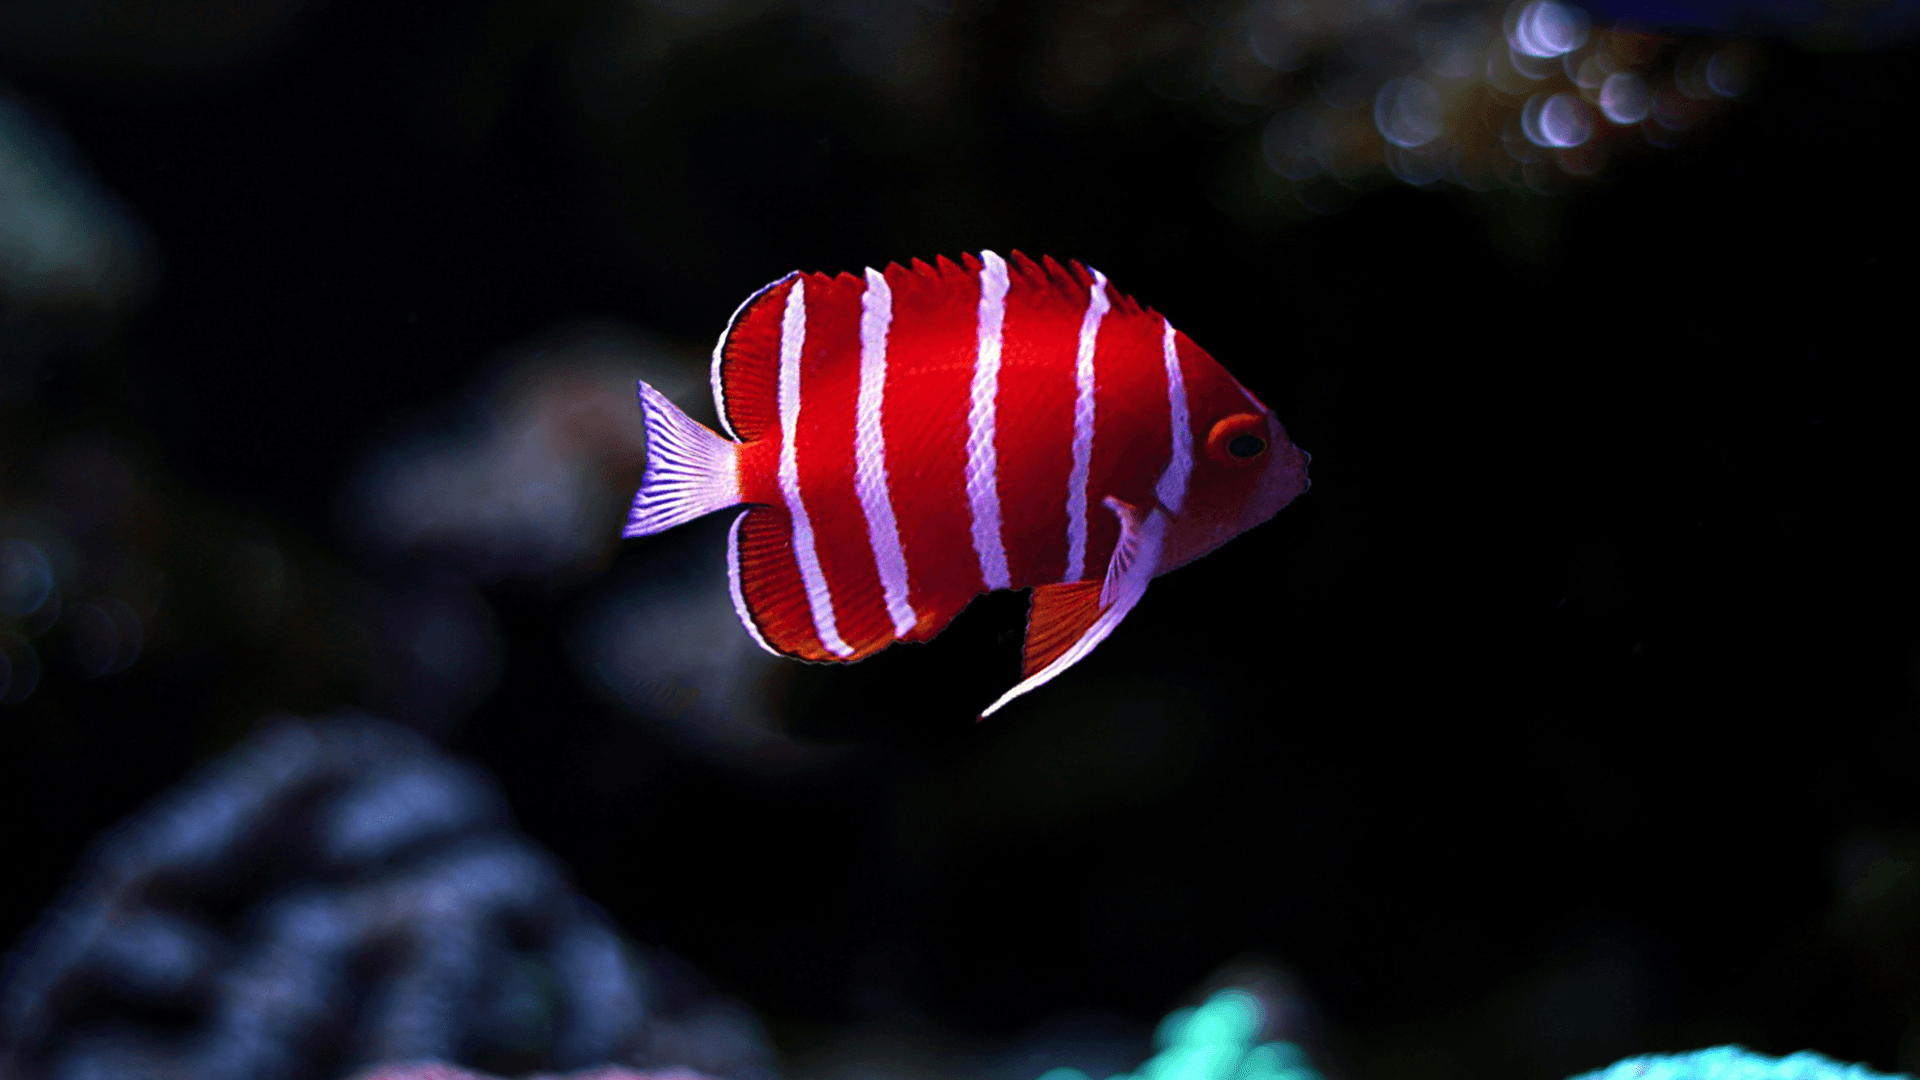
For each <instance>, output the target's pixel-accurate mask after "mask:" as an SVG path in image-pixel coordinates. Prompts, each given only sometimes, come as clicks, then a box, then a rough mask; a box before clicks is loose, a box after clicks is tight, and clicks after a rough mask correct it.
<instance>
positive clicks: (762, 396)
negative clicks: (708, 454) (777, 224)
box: [713, 270, 800, 442]
mask: <svg viewBox="0 0 1920 1080" xmlns="http://www.w3.org/2000/svg"><path fill="white" fill-rule="evenodd" d="M799 277H800V272H799V271H798V270H796V271H794V272H793V273H791V274H788V275H787V276H785V277H783V278H781V279H780V280H778V281H775V282H773V283H771V284H769V285H767V286H766V287H764V288H762V289H761V290H760V291H759V292H757V293H754V294H753V295H752V296H749V297H747V299H746V302H744V303H742V304H741V305H740V306H739V308H737V309H736V310H735V311H734V313H733V318H731V319H729V320H728V321H727V328H726V330H725V331H724V332H723V333H721V335H720V341H719V343H718V344H716V345H715V346H714V347H713V405H714V408H715V409H716V410H717V411H718V412H719V414H720V426H721V428H722V429H723V430H725V431H726V433H727V434H728V435H730V436H732V437H733V438H734V439H736V440H739V441H741V442H752V441H753V440H755V439H757V438H759V437H761V436H762V435H764V434H766V433H767V432H768V431H777V430H779V427H780V406H779V401H778V397H777V395H778V393H779V390H780V315H781V311H782V309H783V307H784V306H785V303H786V299H787V293H788V291H789V290H791V289H792V288H793V282H794V281H796V280H797V279H798V278H799Z"/></svg>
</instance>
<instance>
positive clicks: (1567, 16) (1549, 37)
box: [1507, 0, 1587, 58]
mask: <svg viewBox="0 0 1920 1080" xmlns="http://www.w3.org/2000/svg"><path fill="white" fill-rule="evenodd" d="M1586 40H1587V13H1586V12H1584V11H1582V10H1580V9H1579V8H1577V7H1574V6H1572V5H1570V4H1561V3H1557V2H1555V0H1533V2H1532V3H1530V4H1528V5H1527V6H1526V7H1523V8H1521V9H1520V14H1519V17H1518V18H1516V19H1514V20H1513V26H1512V28H1511V29H1510V30H1509V31H1508V32H1507V43H1508V44H1510V45H1512V46H1513V49H1514V51H1515V52H1519V53H1524V54H1526V55H1527V56H1538V57H1543V58H1550V57H1555V56H1560V55H1561V54H1563V53H1569V52H1572V51H1573V50H1575V49H1577V48H1579V47H1580V46H1581V45H1583V44H1585V43H1586Z"/></svg>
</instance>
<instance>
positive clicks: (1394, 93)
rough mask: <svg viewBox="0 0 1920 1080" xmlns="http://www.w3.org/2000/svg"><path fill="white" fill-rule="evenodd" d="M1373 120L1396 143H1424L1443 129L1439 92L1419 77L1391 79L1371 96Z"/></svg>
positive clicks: (1415, 144)
mask: <svg viewBox="0 0 1920 1080" xmlns="http://www.w3.org/2000/svg"><path fill="white" fill-rule="evenodd" d="M1373 124H1374V126H1375V127H1376V128H1378V129H1379V130H1380V134H1381V136H1382V137H1384V138H1385V139H1386V140H1387V141H1388V142H1390V143H1392V144H1393V145H1395V146H1406V147H1414V146H1424V145H1426V144H1427V143H1430V142H1432V141H1433V140H1434V139H1436V138H1438V137H1439V136H1440V133H1441V132H1443V131H1445V130H1446V118H1445V116H1444V115H1442V111H1441V101H1440V95H1439V94H1437V93H1435V92H1434V90H1433V87H1431V86H1428V85H1427V84H1426V83H1424V82H1421V81H1420V80H1419V79H1404V78H1403V79H1393V80H1390V81H1389V82H1388V83H1387V84H1386V85H1385V86H1382V87H1381V88H1380V92H1379V93H1378V94H1377V95H1375V96H1374V99H1373Z"/></svg>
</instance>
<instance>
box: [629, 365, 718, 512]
mask: <svg viewBox="0 0 1920 1080" xmlns="http://www.w3.org/2000/svg"><path fill="white" fill-rule="evenodd" d="M640 411H641V413H642V414H643V415H644V416H645V417H646V422H647V471H646V474H645V475H644V476H643V477H642V478H641V480H640V492H639V494H637V495H635V496H634V497H633V510H632V512H631V513H629V514H628V515H627V527H626V529H625V531H624V532H623V533H622V535H623V536H652V535H653V534H654V533H657V532H664V531H665V530H667V529H671V528H673V527H674V526H675V525H680V524H684V523H686V522H689V521H692V520H693V519H694V518H697V517H700V516H702V515H704V514H711V513H713V512H714V511H715V510H724V509H726V508H727V507H729V506H733V505H735V504H737V503H739V501H740V470H739V465H738V464H737V453H738V450H739V446H738V444H736V443H732V442H729V441H727V440H726V439H724V438H721V437H720V436H719V435H716V434H714V433H713V432H712V431H709V430H708V429H707V428H706V427H705V426H703V425H702V424H700V423H699V422H698V421H696V420H694V419H693V418H692V417H690V416H688V415H687V414H686V413H683V412H681V411H680V409H679V408H678V407H677V406H675V405H674V403H673V402H671V401H668V400H667V398H666V395H664V394H662V393H661V392H660V391H658V390H655V389H654V388H653V387H651V386H648V385H647V384H646V383H644V382H642V383H641V384H640Z"/></svg>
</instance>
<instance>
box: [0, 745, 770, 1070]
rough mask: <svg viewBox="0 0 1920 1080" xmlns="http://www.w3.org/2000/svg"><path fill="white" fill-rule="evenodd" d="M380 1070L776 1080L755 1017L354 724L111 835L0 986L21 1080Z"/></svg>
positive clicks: (192, 787) (4, 1043) (479, 790)
mask: <svg viewBox="0 0 1920 1080" xmlns="http://www.w3.org/2000/svg"><path fill="white" fill-rule="evenodd" d="M381 1061H389V1062H391V1061H402V1062H421V1061H432V1062H442V1063H458V1064H461V1065H466V1066H472V1067H475V1068H481V1069H492V1070H495V1071H503V1072H523V1071H526V1070H528V1069H534V1068H560V1069H579V1068H582V1067H585V1066H589V1065H593V1064H596V1063H605V1062H625V1063H629V1064H635V1065H642V1066H647V1067H650V1068H651V1067H661V1066H682V1065H684V1066H691V1067H692V1068H694V1069H698V1070H700V1071H701V1072H704V1073H706V1074H708V1075H710V1076H716V1077H725V1078H728V1080H768V1078H770V1077H771V1076H772V1075H773V1067H772V1062H771V1054H770V1051H769V1050H768V1048H767V1044H766V1042H765V1039H764V1037H763V1036H762V1035H761V1034H760V1033H759V1030H758V1027H757V1024H756V1023H755V1022H754V1020H753V1019H752V1017H751V1016H750V1015H749V1014H747V1013H746V1012H745V1011H744V1010H742V1009H740V1008H739V1007H737V1006H734V1005H732V1004H730V1003H728V1002H725V1001H722V1000H718V999H715V998H713V997H712V996H711V995H710V994H707V993H705V992H704V991H701V990H700V989H699V988H698V981H697V980H696V979H692V978H691V977H690V976H689V975H688V974H687V973H686V972H685V971H684V970H682V969H680V968H678V967H677V966H676V965H675V964H674V962H673V961H672V960H671V959H670V958H668V957H664V956H658V957H648V956H647V955H645V954H644V953H643V952H641V951H639V950H636V949H634V948H633V947H631V946H629V945H628V944H627V943H626V942H624V941H623V940H622V939H621V937H620V935H619V933H618V931H617V930H616V929H615V928H614V927H613V926H612V925H611V924H610V923H609V922H608V920H607V918H606V916H605V915H604V914H602V913H601V912H600V911H599V910H598V909H597V908H595V907H594V906H593V905H592V904H590V903H589V902H587V901H586V900H584V899H582V898H581V897H579V896H578V895H577V894H575V893H573V892H572V891H571V889H570V888H569V887H568V885H567V882H566V874H565V871H564V870H563V868H561V867H560V866H558V865H557V864H556V863H555V862H554V860H553V858H552V857H551V856H550V855H548V854H547V853H546V852H544V851H543V850H541V849H540V848H539V847H537V846H535V845H534V844H532V843H531V842H529V841H528V840H526V839H525V838H523V837H521V836H520V835H518V834H517V833H516V832H514V831H513V829H512V827H511V825H510V824H509V817H508V812H507V809H506V806H505V804H504V802H503V801H502V799H501V796H500V793H499V791H498V790H497V789H496V788H495V787H494V786H493V784H492V783H491V782H490V781H489V780H488V779H487V778H486V777H485V776H484V775H483V774H481V773H480V772H479V771H477V770H475V769H473V768H472V767H470V766H467V765H463V764H461V763H459V762H456V761H453V760H450V759H448V758H446V757H444V756H442V755H440V754H439V753H438V752H436V751H435V750H434V749H433V748H432V747H431V745H430V744H428V743H427V742H425V741H424V740H422V739H421V738H419V737H418V736H417V735H415V734H413V733H411V732H409V731H406V730H404V729H400V728H396V727H393V726H391V725H388V724H385V723H382V722H379V721H375V720H372V719H368V718H347V719H339V720H333V721H328V722H320V723H302V722H298V721H294V720H280V721H276V722H274V723H272V724H269V725H268V726H267V727H265V728H264V729H263V730H262V731H261V732H259V733H258V734H257V735H256V736H255V737H254V738H252V739H251V740H249V741H248V742H247V743H245V744H244V745H242V746H241V747H240V748H239V749H237V750H235V751H233V752H232V753H230V754H228V755H227V756H226V757H225V758H223V759H221V760H219V761H217V762H215V763H213V764H212V765H210V766H208V767H207V768H206V769H204V770H203V771H202V772H201V774H200V775H198V776H197V777H195V778H193V779H192V780H190V781H188V782H187V783H186V784H184V785H182V786H181V787H180V788H178V789H177V790H175V791H174V792H172V793H170V794H168V795H165V796H163V797H162V798H160V799H159V800H157V801H156V802H155V803H154V804H153V805H151V806H149V807H148V808H147V809H146V810H144V811H142V812H141V813H139V814H137V815H135V816H134V817H133V818H132V819H131V820H129V821H128V822H127V823H126V824H124V825H122V826H120V827H119V828H118V829H116V830H115V831H113V832H112V833H111V834H110V835H108V836H107V837H105V838H104V839H103V840H102V841H101V842H100V843H99V845H98V846H97V847H96V849H95V851H94V852H93V854H92V855H91V857H90V858H89V859H88V861H87V864H86V866H85V868H84V869H83V871H82V873H81V874H80V876H79V878H78V880H77V881H76V882H75V883H74V884H73V885H72V886H71V887H70V888H69V890H68V892H67V893H66V895H65V896H64V897H63V898H62V899H61V900H60V901H59V902H58V903H56V904H55V905H54V907H53V908H51V909H50V910H49V911H48V912H47V913H46V914H45V915H44V916H43V917H42V919H41V920H40V922H39V924H38V925H37V926H35V927H34V928H33V929H32V930H31V931H30V932H29V933H28V934H27V935H26V937H25V938H24V940H23V941H22V942H21V944H20V946H19V947H18V948H17V949H16V951H15V952H14V954H13V955H12V957H11V958H10V961H9V964H8V972H7V978H6V981H5V984H4V992H3V993H0V1075H5V1076H8V1077H15V1078H19V1080H29V1078H38V1077H46V1078H80V1077H114V1076H135V1075H137V1076H143V1077H180V1078H183V1080H184V1078H188V1077H192V1078H194V1080H219V1078H223V1077H232V1078H235V1080H241V1078H245V1080H273V1078H286V1080H298V1078H309V1077H311V1078H322V1077H330V1076H336V1075H339V1074H340V1073H341V1072H342V1071H343V1070H347V1069H352V1068H364V1067H366V1066H368V1065H369V1064H370V1063H373V1062H381ZM378 1075H390V1074H386V1073H382V1074H378ZM412 1075H427V1074H421V1073H418V1072H417V1071H416V1072H415V1073H414V1074H412ZM450 1075H466V1074H459V1073H454V1074H450ZM650 1075H653V1080H664V1077H665V1076H667V1075H669V1074H666V1073H663V1074H650ZM671 1075H674V1076H690V1075H692V1074H689V1073H687V1072H686V1070H685V1069H681V1070H678V1071H677V1072H671Z"/></svg>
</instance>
